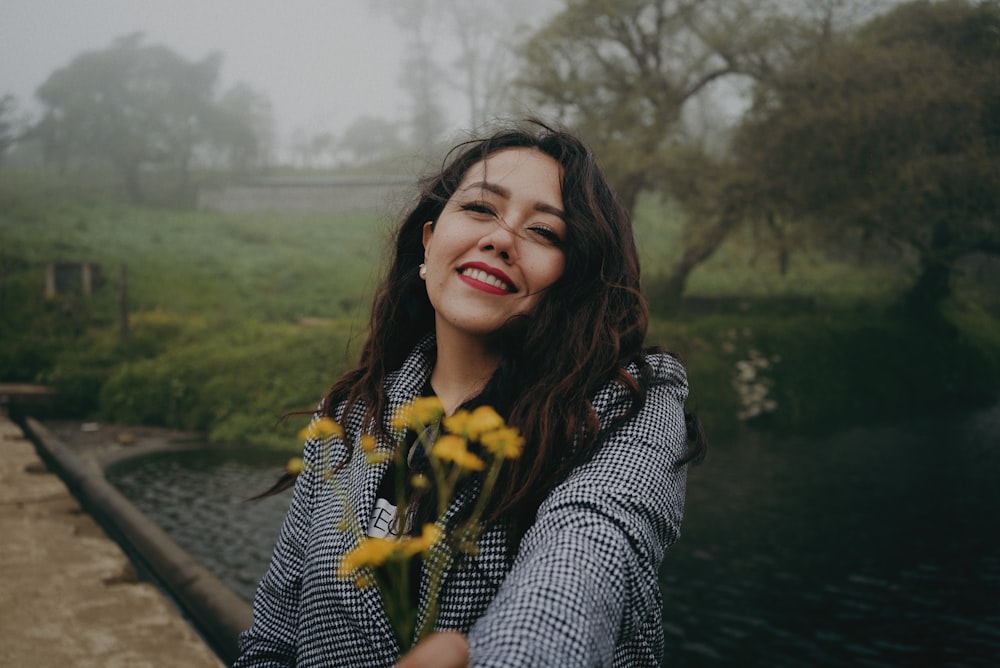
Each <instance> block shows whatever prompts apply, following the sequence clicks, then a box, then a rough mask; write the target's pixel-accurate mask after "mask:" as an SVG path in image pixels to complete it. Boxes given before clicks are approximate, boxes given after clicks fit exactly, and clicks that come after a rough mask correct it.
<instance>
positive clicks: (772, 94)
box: [0, 0, 1000, 318]
mask: <svg viewBox="0 0 1000 668" xmlns="http://www.w3.org/2000/svg"><path fill="white" fill-rule="evenodd" d="M404 5H405V6H404ZM376 6H377V7H378V9H379V11H384V12H388V13H389V15H390V16H391V17H392V18H393V20H394V21H395V22H396V23H397V24H398V25H400V26H401V27H402V28H404V29H405V30H406V31H407V34H408V36H409V37H408V39H409V40H410V41H411V42H412V43H411V46H412V48H410V49H408V52H409V53H411V54H412V55H411V56H410V58H409V60H408V61H407V62H406V63H404V64H403V74H404V77H403V80H402V82H401V83H402V86H401V90H402V91H403V93H404V94H406V95H408V96H409V98H410V103H411V104H410V107H411V112H412V115H411V118H410V120H409V125H410V130H411V132H410V137H409V140H407V139H406V138H405V137H402V136H401V135H400V134H399V127H398V125H397V124H395V123H392V122H390V121H386V120H384V119H378V118H371V117H362V118H359V119H357V120H356V121H355V122H354V123H353V124H352V125H351V126H349V127H347V128H345V129H344V131H343V132H342V134H341V135H340V136H336V135H334V134H333V133H332V132H323V133H320V134H317V135H316V136H301V137H299V138H298V139H297V140H296V145H297V148H296V151H297V153H298V154H299V155H301V156H302V160H301V161H302V163H303V164H308V163H309V161H310V159H311V156H316V155H321V154H326V155H338V156H340V157H341V158H342V159H344V160H350V161H355V162H357V161H364V160H373V159H381V160H392V157H393V156H395V155H399V154H400V152H401V151H403V150H412V148H413V147H420V146H430V145H433V144H434V143H435V142H437V141H438V140H439V139H440V137H441V135H442V133H443V132H444V128H445V127H446V124H445V122H444V113H443V111H442V101H441V100H442V98H441V95H440V91H441V90H442V86H447V87H450V88H451V89H452V90H454V91H458V92H460V93H461V94H462V95H463V96H464V98H465V99H466V100H467V115H468V119H467V124H468V126H469V127H473V128H474V127H477V126H480V125H482V124H484V123H487V122H489V121H490V120H491V119H492V118H494V117H500V116H505V115H510V114H511V113H512V112H513V113H522V112H525V111H528V112H533V113H537V114H538V115H541V116H542V117H545V118H549V119H552V120H555V121H557V122H561V123H562V124H564V125H566V126H568V127H570V128H572V129H574V130H575V131H577V132H579V133H580V134H581V135H583V137H584V138H585V139H586V140H587V141H588V142H589V143H590V144H591V145H592V146H593V147H594V149H595V152H596V153H597V154H598V156H599V157H600V159H601V161H602V164H603V166H604V168H605V170H606V171H607V173H608V175H609V178H610V179H611V180H612V182H613V183H614V185H615V186H616V189H617V191H618V193H619V194H620V196H621V198H622V200H623V202H624V203H625V204H626V206H628V207H630V208H634V207H635V205H636V203H637V201H638V200H639V198H640V197H641V196H647V195H650V194H652V195H655V196H659V197H662V198H665V199H668V200H671V201H672V202H674V203H676V204H677V205H678V206H679V207H680V208H681V210H682V211H683V212H684V220H685V226H684V230H683V233H682V235H681V237H682V241H681V244H680V248H678V249H677V252H676V255H675V257H673V258H672V259H671V260H670V262H671V263H672V264H671V265H670V266H669V267H668V268H667V269H666V270H665V271H663V272H662V274H661V275H660V276H658V277H655V279H656V280H655V281H651V282H650V284H649V285H648V286H647V287H648V289H649V291H650V292H651V294H652V296H653V298H654V299H655V301H656V302H657V303H659V304H664V305H669V304H672V303H676V302H677V301H678V300H679V298H680V296H681V295H682V294H683V291H684V289H685V286H686V284H687V281H688V277H689V276H690V275H691V272H692V271H693V270H694V269H695V268H696V267H697V266H698V265H699V264H701V263H703V262H705V261H706V260H707V259H708V258H710V257H711V256H712V254H713V253H714V252H715V251H716V250H717V249H718V248H719V247H720V245H721V244H722V243H723V242H724V241H725V240H726V239H727V238H728V237H729V236H730V235H731V234H732V233H733V232H734V231H735V230H737V229H740V228H741V227H743V226H753V227H754V229H755V231H756V232H757V234H756V238H760V239H764V240H765V241H766V243H767V244H768V245H769V246H771V247H775V248H777V250H778V253H777V256H778V258H779V266H780V267H781V268H783V267H785V266H786V265H787V262H788V257H789V255H790V254H791V253H792V252H793V251H794V250H795V248H796V247H797V246H798V245H799V244H800V243H802V240H804V239H811V240H816V239H818V240H820V241H822V242H823V243H824V244H825V245H827V246H828V247H833V246H852V247H858V246H863V245H864V244H866V243H876V242H877V243H879V244H881V245H884V246H889V247H893V248H896V249H898V250H899V251H900V253H901V254H908V255H911V256H915V257H916V258H917V264H918V265H919V270H918V272H917V274H916V275H915V277H914V281H913V285H912V289H911V290H910V292H909V294H908V295H907V296H906V298H905V302H906V305H907V306H908V307H909V308H910V309H911V311H912V312H913V313H916V314H923V316H929V317H931V318H933V317H935V314H938V313H939V312H940V305H941V303H942V302H943V300H944V299H946V298H947V297H948V295H949V292H950V285H951V277H952V274H953V273H954V270H955V267H956V265H957V263H958V262H959V261H961V260H962V258H965V257H968V256H969V255H970V254H975V253H980V254H988V255H998V254H1000V158H998V156H1000V0H981V1H974V0H939V1H931V0H915V1H912V2H907V3H899V2H894V1H892V0H883V1H880V0H615V1H614V2H609V1H608V0H561V1H560V0H548V1H540V2H532V3H528V2H523V3H522V2H520V0H519V3H518V4H517V5H516V7H517V8H518V11H516V12H511V11H505V12H504V11H499V10H498V9H497V6H496V3H490V2H485V0H463V1H462V2H458V0H415V1H414V2H412V3H377V4H376ZM505 7H506V5H505ZM539 17H543V18H542V20H534V21H533V19H538V18H539ZM449 37H450V38H452V41H453V43H454V44H457V46H456V47H454V51H453V53H452V56H457V57H455V58H454V60H453V61H450V62H441V61H440V60H439V59H440V58H441V57H442V56H441V55H440V54H439V53H437V52H436V51H435V50H434V46H435V43H436V42H440V41H444V40H446V38H449ZM435 54H437V55H435ZM220 64H221V56H219V55H217V54H213V55H209V56H207V57H205V58H204V59H202V60H200V61H188V60H186V59H184V58H182V57H180V56H178V55H177V54H175V53H173V52H172V51H170V50H169V49H167V48H166V47H163V46H157V45H149V44H146V43H144V42H143V40H142V37H141V36H140V35H132V36H128V37H123V38H120V39H118V40H116V41H115V42H114V43H113V44H112V45H111V46H109V47H108V48H105V49H102V50H97V51H91V52H88V53H84V54H81V55H79V56H77V57H76V58H75V59H74V60H73V61H72V62H70V63H69V64H68V65H67V66H65V67H63V68H61V69H59V70H57V71H55V72H54V73H52V75H51V76H50V77H49V78H48V80H47V81H45V82H44V83H43V84H42V85H41V87H39V89H38V91H37V95H38V98H39V100H41V102H42V103H43V105H44V114H43V116H42V118H41V119H40V120H39V121H37V122H33V123H28V122H27V121H25V119H24V118H23V116H21V115H19V114H18V113H17V109H16V105H15V104H14V100H13V99H12V98H10V96H6V97H3V98H0V158H2V156H3V155H4V152H5V151H7V149H8V148H9V147H10V146H11V144H12V143H13V142H15V141H17V140H18V139H19V138H30V139H32V140H34V141H36V142H38V143H40V145H41V147H42V150H43V152H44V155H45V157H46V159H47V160H48V161H49V162H50V163H51V164H53V165H57V166H59V167H60V168H63V169H66V168H69V167H71V166H73V165H88V164H103V165H110V166H112V167H113V168H114V169H115V170H116V171H117V173H118V174H119V175H120V178H121V180H122V182H123V184H124V185H125V189H126V191H127V193H128V195H129V197H130V198H131V199H132V201H134V202H142V201H143V200H144V199H145V192H144V185H143V184H144V179H145V178H146V176H147V175H149V174H151V173H155V174H157V175H158V176H162V175H165V174H170V175H172V176H173V177H174V180H175V182H176V187H177V188H178V190H179V191H184V190H185V189H189V188H190V187H191V174H192V170H193V169H194V168H195V167H196V166H212V167H225V168H227V169H233V170H236V171H249V170H252V169H254V168H255V167H259V166H260V165H262V164H264V163H266V162H267V160H268V158H269V156H270V155H271V152H272V150H273V148H272V143H273V137H272V134H273V130H272V122H273V121H272V119H271V111H270V104H269V103H268V101H267V98H266V97H264V96H263V95H261V94H260V93H257V92H256V91H254V90H252V89H250V88H249V87H248V86H246V85H245V84H237V85H235V86H233V87H232V88H230V89H228V90H226V91H223V92H221V93H220V92H219V90H218V87H219V84H218V76H219V68H220ZM734 104H735V107H736V111H735V112H734V113H732V114H731V117H730V118H728V119H727V118H726V117H725V115H724V114H721V113H719V112H718V111H716V112H715V113H712V110H713V109H714V110H718V109H721V108H724V107H725V106H726V105H729V106H733V105H734Z"/></svg>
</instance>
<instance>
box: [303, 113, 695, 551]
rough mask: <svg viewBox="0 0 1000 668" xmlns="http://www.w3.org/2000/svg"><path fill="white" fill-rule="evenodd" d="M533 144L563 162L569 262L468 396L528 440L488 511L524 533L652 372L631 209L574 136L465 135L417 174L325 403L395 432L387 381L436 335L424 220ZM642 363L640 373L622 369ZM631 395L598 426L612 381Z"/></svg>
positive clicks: (691, 454) (509, 333)
mask: <svg viewBox="0 0 1000 668" xmlns="http://www.w3.org/2000/svg"><path fill="white" fill-rule="evenodd" d="M511 148H533V149H537V150H539V151H541V152H542V153H544V154H546V155H548V156H550V157H552V158H553V159H554V160H555V161H556V162H558V163H559V165H561V166H562V170H563V178H562V198H563V207H564V209H565V218H566V226H567V235H566V240H565V243H564V245H563V248H564V250H565V255H566V267H565V271H564V273H563V274H562V276H561V277H560V278H559V279H558V280H557V281H556V282H555V283H554V284H553V285H551V286H550V287H549V288H548V289H547V290H546V291H545V294H544V296H543V297H542V298H541V300H540V301H539V302H538V304H537V306H536V307H535V309H534V310H533V311H532V312H531V313H530V314H528V315H526V316H520V317H518V318H517V319H516V320H515V321H513V322H511V323H509V324H508V326H507V327H506V328H505V333H504V336H502V337H498V338H499V339H500V340H502V341H504V342H505V343H504V348H503V350H502V353H503V356H502V361H501V363H500V366H499V368H498V369H497V371H496V372H495V373H494V374H493V376H492V377H491V379H490V380H489V381H488V383H487V385H486V387H485V389H484V390H483V392H482V394H481V395H480V396H479V397H477V398H476V399H475V400H473V402H471V403H487V404H490V405H492V406H493V407H494V408H496V409H497V410H498V411H499V412H500V413H501V414H502V415H504V417H505V418H506V419H507V422H508V424H511V425H513V426H516V427H518V429H520V431H521V433H522V434H523V435H524V436H525V439H526V446H525V449H524V452H523V454H522V456H521V457H520V458H518V459H516V460H512V461H509V462H508V463H506V464H505V468H504V469H503V471H502V473H501V477H500V479H499V481H498V483H497V485H496V487H495V488H494V491H493V496H492V498H491V499H490V501H489V508H490V513H489V514H490V517H491V518H492V519H496V518H499V517H501V516H505V517H508V518H515V522H516V523H517V524H519V525H520V527H521V530H522V531H523V530H524V529H525V527H526V526H527V525H530V524H531V523H532V522H533V521H534V514H535V512H536V511H537V509H538V506H539V504H540V503H541V501H542V500H543V499H544V498H545V497H546V495H547V494H548V493H549V492H550V491H551V489H552V488H553V487H554V486H555V485H556V484H557V483H558V482H560V481H561V480H562V479H563V478H565V476H566V475H567V474H568V473H569V471H570V470H571V469H572V468H573V467H575V466H577V465H578V464H579V463H581V462H582V461H585V460H586V459H587V458H588V457H590V456H591V454H592V453H593V452H594V450H595V449H596V447H597V445H598V444H599V442H600V438H601V435H602V434H603V433H604V432H605V431H608V430H610V429H613V428H614V427H615V426H617V425H618V424H621V423H622V422H623V421H625V420H627V419H628V418H629V417H630V416H631V415H633V414H634V413H635V412H636V411H638V410H639V408H640V407H641V406H642V403H643V401H644V398H645V393H646V389H647V387H648V384H649V377H650V375H651V373H650V369H649V367H648V365H647V363H646V362H645V355H644V353H645V352H646V350H647V349H645V348H644V339H645V336H646V329H647V325H648V321H649V311H648V308H647V305H646V301H645V299H644V298H643V296H642V295H641V294H640V292H639V257H638V253H637V251H636V247H635V240H634V238H633V234H632V223H631V218H630V216H629V213H628V211H627V210H626V209H625V208H624V207H623V206H622V205H621V203H620V202H619V200H618V198H617V197H616V196H615V194H614V192H613V191H612V190H611V188H610V186H609V185H608V183H607V180H606V179H605V177H604V175H603V173H602V172H601V170H600V168H599V167H598V165H597V162H596V160H595V158H594V156H593V155H592V154H591V152H590V151H589V150H588V149H587V147H586V146H584V145H583V143H581V142H580V141H579V140H578V139H577V138H576V137H574V136H573V135H571V134H570V133H568V132H566V131H563V130H560V129H556V128H553V127H551V126H549V125H547V124H545V123H542V122H540V121H537V120H531V121H525V122H523V123H520V124H517V125H514V126H511V127H506V128H503V129H501V130H499V131H497V132H496V133H495V134H493V135H491V136H489V137H486V138H483V139H476V140H471V141H467V142H464V143H462V144H459V145H458V146H456V147H455V148H454V149H452V151H451V152H450V153H449V155H448V156H447V157H446V159H445V162H444V166H443V168H442V169H441V170H440V171H439V172H438V173H436V174H434V175H433V176H430V177H427V178H425V179H423V180H421V182H420V184H419V185H420V194H419V197H418V199H417V201H416V204H415V205H414V206H413V207H412V208H411V209H410V210H409V213H408V214H407V215H406V216H405V218H404V220H403V222H402V225H401V226H400V227H399V228H398V230H397V232H396V234H395V244H394V252H393V255H392V261H391V264H390V265H389V267H388V270H387V273H386V274H385V276H384V278H383V280H382V282H381V285H380V286H379V288H378V291H377V293H376V296H375V301H374V306H373V309H372V312H371V316H370V322H369V333H368V339H367V341H366V342H365V344H364V347H363V349H362V352H361V356H360V361H359V362H358V365H357V366H356V367H355V368H354V369H352V370H351V371H348V372H347V373H345V374H344V375H343V376H342V377H341V378H340V379H338V380H337V381H336V382H335V383H334V384H333V386H332V387H331V388H330V390H329V392H328V394H327V395H326V398H325V400H324V402H323V405H322V411H323V412H325V413H326V414H328V415H331V417H335V416H334V415H333V413H334V411H339V410H340V408H339V407H340V406H341V405H342V404H346V406H345V407H344V413H345V414H346V413H347V412H348V411H349V410H350V409H351V408H352V407H353V406H355V405H358V404H360V405H362V406H364V407H365V409H366V411H367V414H366V416H365V422H366V423H371V421H374V423H375V424H377V425H379V428H381V429H383V430H387V429H388V428H387V426H386V424H387V422H388V420H387V419H386V410H387V398H386V394H385V381H386V377H387V376H388V375H389V374H390V373H392V372H393V371H395V370H397V369H398V368H399V367H400V366H401V365H402V363H403V361H404V359H405V358H406V357H407V355H408V354H409V353H410V352H411V351H412V350H413V348H414V347H415V346H416V345H417V343H418V342H419V341H420V340H421V339H422V338H424V337H425V336H426V335H427V334H429V333H431V332H433V331H434V309H433V308H432V306H431V303H430V301H429V299H428V297H427V290H426V288H425V283H424V281H423V280H421V278H420V277H419V276H418V273H417V272H418V268H419V265H420V263H421V262H422V261H423V257H424V248H423V243H422V234H423V227H424V224H425V223H426V222H427V221H435V222H436V221H437V219H438V216H439V215H440V214H441V212H442V210H443V209H444V207H445V204H446V203H447V202H448V199H449V198H450V197H451V195H452V193H454V192H455V191H456V189H457V188H458V186H459V184H460V183H461V181H462V178H463V177H464V176H465V174H466V172H467V171H468V170H469V169H470V168H471V167H472V166H473V165H475V164H477V163H479V162H481V161H483V160H485V159H486V158H487V157H488V156H490V155H492V154H494V153H497V152H499V151H503V150H505V149H511ZM629 364H635V365H637V367H638V369H639V374H638V375H637V376H632V375H630V374H628V373H626V372H625V369H624V367H625V366H627V365H629ZM612 380H614V381H617V382H618V383H620V384H621V385H622V386H623V387H624V388H626V390H627V391H628V392H629V394H630V395H631V397H632V401H631V402H630V403H631V405H630V407H629V408H628V409H627V410H626V412H624V413H623V414H622V415H620V416H616V417H615V419H614V420H613V421H612V422H613V424H600V423H599V420H598V418H597V414H596V412H595V411H594V408H593V406H592V405H591V403H590V401H589V397H591V396H592V395H593V394H594V393H595V392H596V391H597V390H598V389H599V388H601V387H602V386H604V385H605V384H606V383H608V382H609V381H612ZM687 426H688V438H689V449H688V453H687V455H686V456H685V457H684V459H683V460H682V461H680V462H678V466H682V465H684V464H686V463H688V462H691V461H700V460H701V458H702V457H703V456H704V452H705V448H706V441H705V437H704V433H703V431H702V429H701V425H700V423H699V422H698V421H697V419H696V418H695V417H694V416H693V415H688V416H687Z"/></svg>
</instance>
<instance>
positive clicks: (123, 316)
mask: <svg viewBox="0 0 1000 668" xmlns="http://www.w3.org/2000/svg"><path fill="white" fill-rule="evenodd" d="M118 328H119V332H120V334H121V339H122V343H128V338H129V327H128V268H127V266H126V265H125V263H124V262H123V263H122V266H121V268H120V269H119V271H118Z"/></svg>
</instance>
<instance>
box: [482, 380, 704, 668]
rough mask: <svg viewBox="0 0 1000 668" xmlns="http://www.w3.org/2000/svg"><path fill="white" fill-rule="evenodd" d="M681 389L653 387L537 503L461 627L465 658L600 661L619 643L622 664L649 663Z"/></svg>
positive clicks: (674, 491)
mask: <svg viewBox="0 0 1000 668" xmlns="http://www.w3.org/2000/svg"><path fill="white" fill-rule="evenodd" d="M681 373H682V372H681ZM680 380H681V381H682V380H683V377H682V376H681V377H680ZM685 397H686V383H683V382H676V383H671V384H665V385H659V386H656V387H654V388H652V389H651V390H650V392H649V395H648V396H647V400H646V404H645V405H644V407H643V408H642V410H641V411H640V412H639V414H637V415H636V416H635V417H634V418H633V419H632V420H630V421H629V422H628V423H626V424H625V425H624V426H623V427H622V428H621V429H619V430H618V431H617V432H616V433H614V434H612V435H611V436H610V437H609V438H608V439H607V441H606V442H605V443H604V444H603V445H602V446H601V447H600V449H599V450H598V452H597V453H596V454H595V456H594V458H593V459H592V460H591V461H590V462H588V463H586V464H584V465H582V466H580V467H578V468H577V469H576V470H575V471H574V472H573V474H571V475H570V476H569V478H567V480H566V481H564V482H563V483H562V484H561V485H559V486H558V487H557V488H556V489H555V490H554V491H553V492H552V494H550V495H549V497H548V498H547V499H546V500H545V502H544V503H543V504H542V505H541V507H540V508H539V512H538V517H537V520H536V522H535V524H534V525H533V526H532V528H531V529H530V530H529V531H528V532H527V533H526V534H525V537H524V539H523V540H522V543H521V548H520V551H519V553H518V556H517V558H516V560H515V563H514V566H513V568H512V569H511V571H510V573H509V574H508V576H507V578H506V579H505V581H504V583H503V585H502V586H501V588H500V590H499V592H498V593H497V596H496V597H495V598H494V600H493V602H492V603H491V604H490V607H489V609H488V610H487V612H486V614H484V615H483V617H482V618H480V620H479V621H478V622H477V623H476V624H475V625H474V626H473V628H472V629H471V631H470V633H469V650H470V655H471V664H472V665H474V666H477V667H478V666H504V667H505V668H511V667H516V666H540V665H574V666H595V665H601V666H611V665H612V664H613V663H614V662H615V660H616V653H621V652H626V653H627V656H628V660H629V662H630V663H629V665H636V666H642V665H651V666H652V665H658V663H659V658H658V657H659V655H660V654H662V628H661V625H660V606H661V602H660V595H659V582H658V577H657V572H658V568H659V565H660V562H661V561H662V558H663V554H664V551H665V549H666V548H667V547H668V546H669V545H670V544H671V543H673V541H674V540H676V538H677V537H678V535H679V530H680V522H681V517H682V515H683V507H684V486H685V476H686V472H685V470H684V469H680V470H678V469H676V467H675V464H676V462H677V460H678V459H679V458H680V457H681V456H682V455H683V453H684V451H685V448H686V430H685V425H684V415H683V401H684V398H685ZM595 404H596V400H595ZM617 659H618V660H619V661H622V660H623V659H622V657H621V656H619V657H617Z"/></svg>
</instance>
